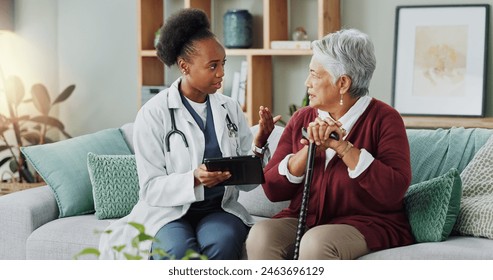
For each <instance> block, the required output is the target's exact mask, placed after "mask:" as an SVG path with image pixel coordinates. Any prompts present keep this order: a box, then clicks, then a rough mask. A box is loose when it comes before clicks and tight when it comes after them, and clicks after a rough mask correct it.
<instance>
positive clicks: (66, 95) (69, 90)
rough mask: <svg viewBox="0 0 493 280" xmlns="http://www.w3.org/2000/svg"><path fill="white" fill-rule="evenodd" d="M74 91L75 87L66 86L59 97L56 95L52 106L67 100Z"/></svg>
mask: <svg viewBox="0 0 493 280" xmlns="http://www.w3.org/2000/svg"><path fill="white" fill-rule="evenodd" d="M74 90H75V85H70V86H68V87H67V88H66V89H64V90H63V91H62V93H60V95H58V97H57V98H56V99H55V101H53V104H52V105H55V104H57V103H60V102H63V101H65V100H66V99H67V98H69V97H70V95H71V94H72V92H74Z"/></svg>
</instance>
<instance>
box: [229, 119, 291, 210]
mask: <svg viewBox="0 0 493 280" xmlns="http://www.w3.org/2000/svg"><path fill="white" fill-rule="evenodd" d="M250 130H251V131H252V133H253V135H254V137H255V134H256V133H257V131H258V125H254V126H252V127H251V128H250ZM283 131H284V128H283V127H281V126H277V125H276V126H275V127H274V130H273V131H272V133H271V135H270V136H269V139H268V140H267V141H268V143H269V150H270V151H275V149H276V148H277V144H278V143H279V139H280V138H281V135H282V132H283ZM266 156H272V155H270V154H267V155H266ZM238 202H240V203H241V204H242V205H243V206H244V207H245V208H246V209H247V211H248V213H250V214H251V215H253V216H257V217H265V218H270V217H272V216H274V215H275V214H277V213H279V212H280V211H281V210H282V209H284V208H286V207H288V205H289V201H281V202H272V201H270V200H269V199H268V198H267V196H265V192H264V189H263V188H262V186H261V185H259V186H258V187H256V188H255V189H254V190H252V191H249V192H240V195H239V197H238Z"/></svg>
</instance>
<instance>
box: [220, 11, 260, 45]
mask: <svg viewBox="0 0 493 280" xmlns="http://www.w3.org/2000/svg"><path fill="white" fill-rule="evenodd" d="M223 27H224V46H225V47H226V48H249V47H251V46H252V36H253V32H252V27H253V17H252V14H250V12H248V10H236V9H235V10H228V11H227V12H226V13H225V14H224V17H223Z"/></svg>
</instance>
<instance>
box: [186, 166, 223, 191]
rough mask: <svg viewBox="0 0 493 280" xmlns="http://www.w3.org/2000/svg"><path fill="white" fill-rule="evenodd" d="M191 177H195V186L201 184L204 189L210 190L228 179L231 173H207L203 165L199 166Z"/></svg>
mask: <svg viewBox="0 0 493 280" xmlns="http://www.w3.org/2000/svg"><path fill="white" fill-rule="evenodd" d="M193 176H194V177H195V186H198V185H200V184H202V185H204V187H206V188H212V187H214V186H216V185H217V184H220V183H222V182H224V181H226V180H227V179H229V178H230V177H231V173H230V172H229V171H224V172H223V171H208V170H207V167H205V164H201V165H200V166H199V167H198V168H197V169H195V170H194V171H193Z"/></svg>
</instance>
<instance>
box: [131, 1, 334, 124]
mask: <svg viewBox="0 0 493 280" xmlns="http://www.w3.org/2000/svg"><path fill="white" fill-rule="evenodd" d="M216 1H218V0H216ZM224 1H227V0H224ZM257 1H262V4H263V48H261V49H227V50H226V55H227V56H245V57H246V61H247V63H248V80H247V90H246V98H245V100H246V108H245V114H246V116H247V118H248V120H249V122H250V125H252V124H255V123H257V122H258V114H257V109H258V107H259V106H260V105H264V106H268V107H269V108H272V104H273V96H272V94H273V86H272V85H273V81H272V79H273V77H272V57H273V56H301V55H311V51H310V50H278V49H276V50H273V49H270V42H271V41H274V40H288V38H289V32H288V4H289V1H288V0H257ZM317 1H318V19H317V21H318V24H317V26H318V37H319V38H321V37H322V36H323V35H325V34H327V33H329V32H333V31H336V30H339V29H340V26H341V24H340V21H341V16H340V0H317ZM163 2H164V0H139V1H138V22H139V23H140V27H139V32H138V33H139V50H140V56H139V86H140V87H142V86H143V85H146V86H162V85H164V82H165V81H164V66H163V64H162V63H161V62H160V61H159V59H158V58H157V56H156V51H155V49H154V46H153V42H154V33H155V32H156V30H158V29H159V27H160V26H161V24H162V23H163V22H164V16H163V11H164V8H165V7H164V4H163ZM183 3H184V7H185V8H189V7H193V8H199V9H202V10H204V11H205V12H206V13H207V14H208V15H209V18H211V9H212V5H211V0H184V1H183ZM139 96H140V92H139ZM139 100H140V98H139Z"/></svg>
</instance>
